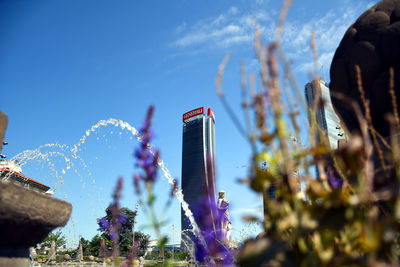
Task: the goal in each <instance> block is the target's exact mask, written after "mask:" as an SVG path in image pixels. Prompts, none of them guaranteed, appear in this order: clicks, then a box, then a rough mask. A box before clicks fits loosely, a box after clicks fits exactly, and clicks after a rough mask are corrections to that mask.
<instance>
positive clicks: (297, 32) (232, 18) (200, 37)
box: [173, 0, 371, 72]
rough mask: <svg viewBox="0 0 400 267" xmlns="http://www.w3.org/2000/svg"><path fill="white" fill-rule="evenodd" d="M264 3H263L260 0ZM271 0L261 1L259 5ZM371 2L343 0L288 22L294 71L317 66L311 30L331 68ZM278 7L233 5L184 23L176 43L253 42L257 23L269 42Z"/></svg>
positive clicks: (285, 42) (286, 39)
mask: <svg viewBox="0 0 400 267" xmlns="http://www.w3.org/2000/svg"><path fill="white" fill-rule="evenodd" d="M261 2H262V3H261ZM266 2H268V1H262V0H260V3H259V4H265V3H266ZM369 6H371V3H370V2H368V3H366V2H364V3H357V2H354V1H349V0H343V1H341V3H340V4H338V5H337V6H336V9H331V10H328V11H326V12H325V14H323V15H322V16H320V15H317V14H313V13H310V16H309V17H308V18H307V19H306V20H305V21H304V20H301V21H299V20H298V21H296V20H291V21H286V23H285V25H284V32H283V36H282V46H283V48H284V50H285V52H286V55H287V58H288V59H289V60H292V61H293V62H294V66H295V70H297V71H302V72H310V71H312V70H313V69H314V63H313V57H312V51H311V48H310V41H311V32H312V31H314V33H315V35H314V36H315V44H316V50H317V53H318V54H319V59H318V63H319V66H318V67H319V68H320V67H321V65H323V66H324V69H325V71H328V69H329V67H330V62H331V60H332V57H333V54H334V52H335V49H336V48H337V46H338V45H339V42H340V40H341V38H342V37H343V35H344V33H345V31H346V30H347V28H348V27H349V26H350V25H351V24H352V23H353V22H354V21H355V19H356V18H357V16H358V15H360V14H361V12H362V11H363V10H366V9H367V8H368V7H369ZM276 13H277V10H274V9H265V8H263V9H260V8H259V6H258V8H253V9H252V10H246V12H243V11H242V10H239V9H238V8H237V7H235V6H232V7H230V8H229V9H227V10H226V12H224V13H221V14H219V15H217V16H215V17H209V18H206V19H203V20H200V21H198V22H196V23H194V24H193V25H192V26H190V25H186V24H183V25H181V26H179V27H178V28H179V29H181V31H180V33H179V35H178V36H179V37H178V38H177V39H176V40H175V41H174V42H173V45H174V46H176V47H179V48H189V47H190V48H191V49H193V48H195V49H198V48H204V49H207V48H210V47H215V46H218V47H223V48H227V47H231V46H235V45H242V44H245V45H251V44H252V42H253V40H254V26H255V25H257V28H258V30H260V32H261V36H262V40H263V41H266V42H269V41H271V40H272V39H273V36H274V34H275V27H276V20H277V17H278V14H276Z"/></svg>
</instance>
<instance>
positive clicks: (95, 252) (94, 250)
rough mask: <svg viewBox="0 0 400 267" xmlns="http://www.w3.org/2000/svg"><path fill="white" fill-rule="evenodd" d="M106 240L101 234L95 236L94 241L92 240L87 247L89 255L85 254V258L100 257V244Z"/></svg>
mask: <svg viewBox="0 0 400 267" xmlns="http://www.w3.org/2000/svg"><path fill="white" fill-rule="evenodd" d="M102 239H104V238H103V237H102V236H100V235H99V234H97V235H95V236H94V237H93V238H92V240H90V242H89V243H88V247H87V254H85V252H84V253H83V254H84V255H85V256H87V255H92V256H96V257H98V256H99V252H100V242H101V240H102Z"/></svg>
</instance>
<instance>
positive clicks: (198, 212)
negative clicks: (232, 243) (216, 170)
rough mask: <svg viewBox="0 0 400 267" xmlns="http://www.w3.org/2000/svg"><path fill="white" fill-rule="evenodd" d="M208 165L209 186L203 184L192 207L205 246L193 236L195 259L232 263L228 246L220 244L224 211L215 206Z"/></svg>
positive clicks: (222, 233)
mask: <svg viewBox="0 0 400 267" xmlns="http://www.w3.org/2000/svg"><path fill="white" fill-rule="evenodd" d="M207 161H209V162H211V159H210V158H209V157H207ZM208 166H210V169H208V171H207V174H208V177H207V180H208V181H209V182H208V183H207V184H208V185H209V187H208V188H207V186H204V188H203V189H202V192H203V193H202V196H201V197H200V199H199V201H198V204H197V205H196V206H195V207H194V211H195V212H194V216H195V220H196V222H197V223H198V225H199V227H200V229H201V234H202V236H203V238H204V241H205V243H206V244H207V247H204V246H203V244H202V243H201V242H200V240H198V239H197V238H195V240H194V242H195V256H196V260H197V261H199V262H202V263H207V265H208V266H212V261H211V259H214V260H216V259H218V261H219V262H220V263H222V264H224V265H230V264H232V263H233V256H232V253H231V251H230V250H229V248H227V247H226V246H224V245H223V244H222V240H223V238H222V237H223V235H224V232H223V230H222V229H220V222H221V221H222V218H223V216H224V212H222V211H220V210H219V209H218V208H217V203H216V201H215V196H214V194H213V192H214V189H213V186H212V182H211V179H212V169H211V163H210V164H208Z"/></svg>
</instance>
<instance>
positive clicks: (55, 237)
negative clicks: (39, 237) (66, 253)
mask: <svg viewBox="0 0 400 267" xmlns="http://www.w3.org/2000/svg"><path fill="white" fill-rule="evenodd" d="M52 241H54V242H55V244H56V248H58V247H62V246H64V245H65V244H66V243H67V240H66V239H65V236H64V235H63V234H62V232H61V230H60V229H59V230H58V231H57V232H54V231H53V232H51V233H50V234H49V235H48V236H47V237H46V238H45V239H44V240H43V242H42V243H40V250H41V253H43V250H44V248H45V247H50V246H51V242H52Z"/></svg>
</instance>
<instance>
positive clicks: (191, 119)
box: [181, 107, 216, 240]
mask: <svg viewBox="0 0 400 267" xmlns="http://www.w3.org/2000/svg"><path fill="white" fill-rule="evenodd" d="M182 193H183V195H184V200H185V201H186V202H187V203H188V204H189V209H190V210H191V211H192V213H193V215H194V217H195V218H198V217H199V216H200V213H203V212H204V210H202V209H204V203H203V204H202V205H200V203H201V201H202V199H203V200H204V199H205V198H206V199H207V201H210V203H211V202H213V203H215V201H216V200H215V197H216V190H215V116H214V112H213V111H212V109H211V108H209V109H208V111H207V115H206V113H205V108H204V107H200V108H197V109H194V110H191V111H189V112H186V113H185V114H183V139H182ZM197 224H198V226H199V227H200V229H203V225H202V223H201V221H197ZM191 229H192V226H191V224H190V222H189V220H188V218H187V217H186V216H185V214H184V211H183V210H182V212H181V230H182V235H181V238H182V240H188V238H189V239H192V240H193V234H192V233H191Z"/></svg>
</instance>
